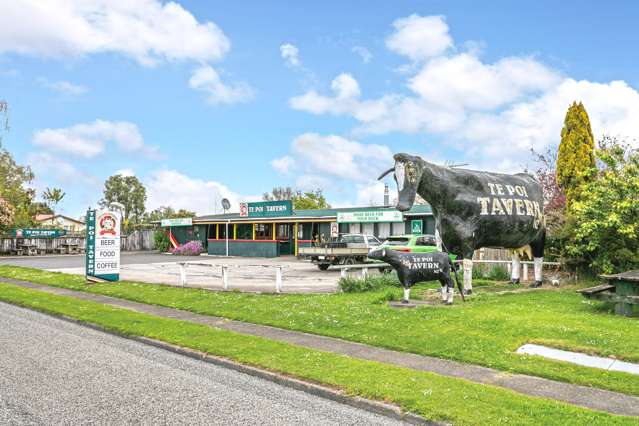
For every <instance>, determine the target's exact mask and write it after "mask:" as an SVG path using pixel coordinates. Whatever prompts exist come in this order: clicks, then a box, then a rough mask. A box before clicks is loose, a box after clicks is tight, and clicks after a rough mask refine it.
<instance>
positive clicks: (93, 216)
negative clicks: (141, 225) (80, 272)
mask: <svg viewBox="0 0 639 426" xmlns="http://www.w3.org/2000/svg"><path fill="white" fill-rule="evenodd" d="M121 219H122V218H121V217H120V213H118V212H114V211H111V210H89V211H88V212H87V251H86V253H87V255H86V276H87V279H88V280H91V279H97V280H104V281H118V280H119V279H120V224H121Z"/></svg>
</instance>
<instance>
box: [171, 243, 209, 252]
mask: <svg viewBox="0 0 639 426" xmlns="http://www.w3.org/2000/svg"><path fill="white" fill-rule="evenodd" d="M203 251H204V248H203V247H202V242H201V241H199V240H194V241H189V242H188V243H186V244H182V245H181V246H180V247H178V248H175V249H173V250H171V253H173V254H176V255H178V256H199V255H200V253H202V252H203Z"/></svg>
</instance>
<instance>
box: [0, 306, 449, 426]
mask: <svg viewBox="0 0 639 426" xmlns="http://www.w3.org/2000/svg"><path fill="white" fill-rule="evenodd" d="M3 303H4V304H8V305H13V306H18V307H20V308H22V309H28V310H31V311H34V312H38V313H41V314H43V315H47V316H50V317H53V318H57V319H59V320H62V321H67V322H70V323H73V324H76V325H80V326H83V327H87V328H90V329H92V330H96V331H99V332H102V333H106V334H110V335H112V336H116V337H120V338H124V339H128V340H132V341H135V342H138V343H142V344H145V345H149V346H153V347H155V348H158V349H162V350H166V351H169V352H173V353H175V354H178V355H182V356H187V357H189V358H192V359H196V360H198V361H203V362H207V363H210V364H213V365H217V366H219V367H223V368H227V369H230V370H234V371H237V372H240V373H243V374H247V375H249V376H253V377H257V378H260V379H264V380H268V381H270V382H273V383H277V384H279V385H281V386H286V387H288V388H291V389H295V390H298V391H301V392H306V393H308V394H311V395H314V396H318V397H320V398H324V399H328V400H331V401H335V402H338V403H340V404H344V405H349V406H351V407H355V408H359V409H361V410H365V411H368V412H371V413H375V414H379V415H381V416H385V417H388V418H391V419H395V420H401V421H404V422H406V423H409V424H412V425H425V426H444V425H448V423H438V422H434V421H431V420H428V419H425V418H423V417H421V416H418V415H416V414H413V413H410V412H408V413H403V412H402V410H401V408H400V407H398V406H396V405H392V404H387V403H384V402H381V401H375V400H371V399H366V398H362V397H358V396H349V395H346V394H345V393H343V392H342V391H339V390H337V389H333V388H329V387H326V386H322V385H319V384H316V383H311V382H305V381H303V380H300V379H296V378H293V377H290V376H287V375H284V374H281V373H276V372H273V371H269V370H265V369H261V368H258V367H253V366H250V365H246V364H240V363H239V362H235V361H232V360H230V359H228V358H222V357H218V356H215V355H210V354H207V353H204V352H200V351H196V350H194V349H189V348H184V347H182V346H176V345H172V344H170V343H166V342H163V341H161V340H155V339H151V338H148V337H142V336H133V335H126V334H123V333H119V332H117V331H114V330H109V329H107V328H104V327H102V326H99V325H97V324H93V323H88V322H84V321H80V320H78V319H75V318H71V317H68V316H65V315H59V314H55V313H51V312H46V311H40V310H37V309H31V308H29V307H25V306H22V305H20V304H14V303H10V302H6V301H0V304H3Z"/></svg>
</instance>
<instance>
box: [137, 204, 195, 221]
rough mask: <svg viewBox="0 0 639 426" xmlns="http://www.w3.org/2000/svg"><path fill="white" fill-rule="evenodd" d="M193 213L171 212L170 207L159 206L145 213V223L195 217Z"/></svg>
mask: <svg viewBox="0 0 639 426" xmlns="http://www.w3.org/2000/svg"><path fill="white" fill-rule="evenodd" d="M195 216H196V214H195V212H192V211H190V210H186V209H180V210H178V211H175V210H173V208H172V207H171V206H160V207H158V208H157V209H155V210H153V211H150V212H149V213H147V215H146V218H145V220H146V221H147V222H153V221H158V220H162V219H173V218H178V217H195Z"/></svg>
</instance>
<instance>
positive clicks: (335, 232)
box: [331, 222, 339, 238]
mask: <svg viewBox="0 0 639 426" xmlns="http://www.w3.org/2000/svg"><path fill="white" fill-rule="evenodd" d="M337 237H339V225H338V224H337V222H331V238H337Z"/></svg>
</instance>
